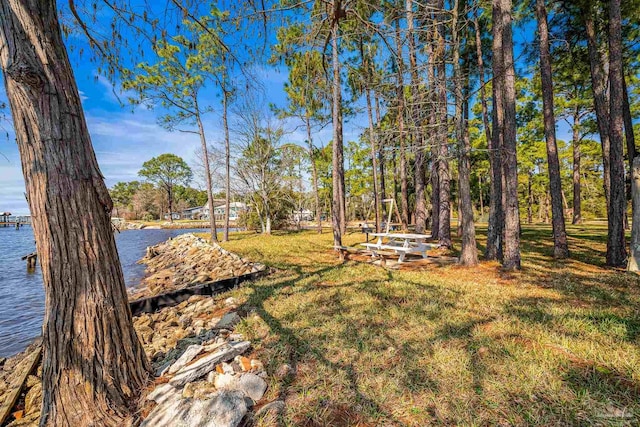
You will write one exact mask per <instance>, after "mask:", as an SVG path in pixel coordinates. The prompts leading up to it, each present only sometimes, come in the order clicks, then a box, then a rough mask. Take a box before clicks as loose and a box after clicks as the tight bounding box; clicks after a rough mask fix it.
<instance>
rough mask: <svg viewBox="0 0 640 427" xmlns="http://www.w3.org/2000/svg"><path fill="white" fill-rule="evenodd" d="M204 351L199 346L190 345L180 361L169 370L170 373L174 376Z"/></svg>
mask: <svg viewBox="0 0 640 427" xmlns="http://www.w3.org/2000/svg"><path fill="white" fill-rule="evenodd" d="M202 349H203V347H202V346H201V345H197V344H194V345H190V346H189V347H187V349H186V350H185V352H184V353H182V356H180V357H179V358H178V360H176V362H175V363H174V364H173V365H171V367H170V368H169V373H170V374H174V373H176V372H178V371H179V370H180V369H182V368H183V367H184V366H185V365H186V364H187V363H189V362H191V361H192V360H193V359H194V358H195V357H196V356H197V355H198V354H200V352H201V351H202Z"/></svg>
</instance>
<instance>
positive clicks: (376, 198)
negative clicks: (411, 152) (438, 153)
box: [366, 88, 382, 233]
mask: <svg viewBox="0 0 640 427" xmlns="http://www.w3.org/2000/svg"><path fill="white" fill-rule="evenodd" d="M366 95H367V114H368V116H369V144H371V172H372V174H371V179H372V180H373V204H374V209H375V218H376V232H378V233H379V232H380V230H381V228H380V227H381V221H382V220H381V215H382V213H381V201H380V192H379V191H378V160H377V158H378V150H377V149H376V133H375V130H374V128H373V111H372V110H373V109H372V106H371V93H370V91H369V89H368V88H367V89H366Z"/></svg>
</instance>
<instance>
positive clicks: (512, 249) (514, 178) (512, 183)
mask: <svg viewBox="0 0 640 427" xmlns="http://www.w3.org/2000/svg"><path fill="white" fill-rule="evenodd" d="M496 2H500V12H501V16H502V19H501V25H502V34H503V40H502V48H503V49H502V55H503V58H502V59H503V64H504V85H503V87H502V90H503V102H502V107H503V109H504V129H503V133H504V135H503V141H502V153H503V159H502V164H503V170H504V179H505V184H506V185H505V189H504V190H505V211H504V259H503V262H502V265H503V267H504V268H505V269H506V270H515V269H520V211H519V209H518V160H517V156H516V145H517V143H516V76H515V67H514V63H513V37H512V31H511V0H494V4H495V3H496Z"/></svg>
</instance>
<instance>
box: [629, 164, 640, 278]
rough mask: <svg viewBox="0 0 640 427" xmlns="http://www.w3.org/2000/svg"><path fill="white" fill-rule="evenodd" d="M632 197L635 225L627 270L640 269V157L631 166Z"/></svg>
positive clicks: (633, 226)
mask: <svg viewBox="0 0 640 427" xmlns="http://www.w3.org/2000/svg"><path fill="white" fill-rule="evenodd" d="M631 198H632V203H633V209H632V210H633V215H634V216H633V222H632V223H633V225H632V228H631V252H630V254H629V263H628V264H627V271H635V272H637V271H640V218H638V216H640V157H636V158H634V159H633V166H632V168H631Z"/></svg>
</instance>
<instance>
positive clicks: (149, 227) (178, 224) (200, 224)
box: [113, 221, 237, 231]
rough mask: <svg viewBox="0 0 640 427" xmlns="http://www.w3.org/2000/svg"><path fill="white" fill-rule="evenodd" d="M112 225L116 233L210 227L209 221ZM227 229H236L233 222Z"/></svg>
mask: <svg viewBox="0 0 640 427" xmlns="http://www.w3.org/2000/svg"><path fill="white" fill-rule="evenodd" d="M113 225H114V226H115V227H116V228H117V229H118V231H125V230H160V229H166V230H185V229H192V228H207V229H208V228H209V227H210V226H211V224H209V221H193V222H169V221H165V222H158V223H152V224H151V225H149V224H145V223H142V222H130V221H120V222H114V223H113ZM229 227H231V228H236V227H237V224H236V223H234V222H231V223H230V224H229ZM218 230H220V228H218Z"/></svg>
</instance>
